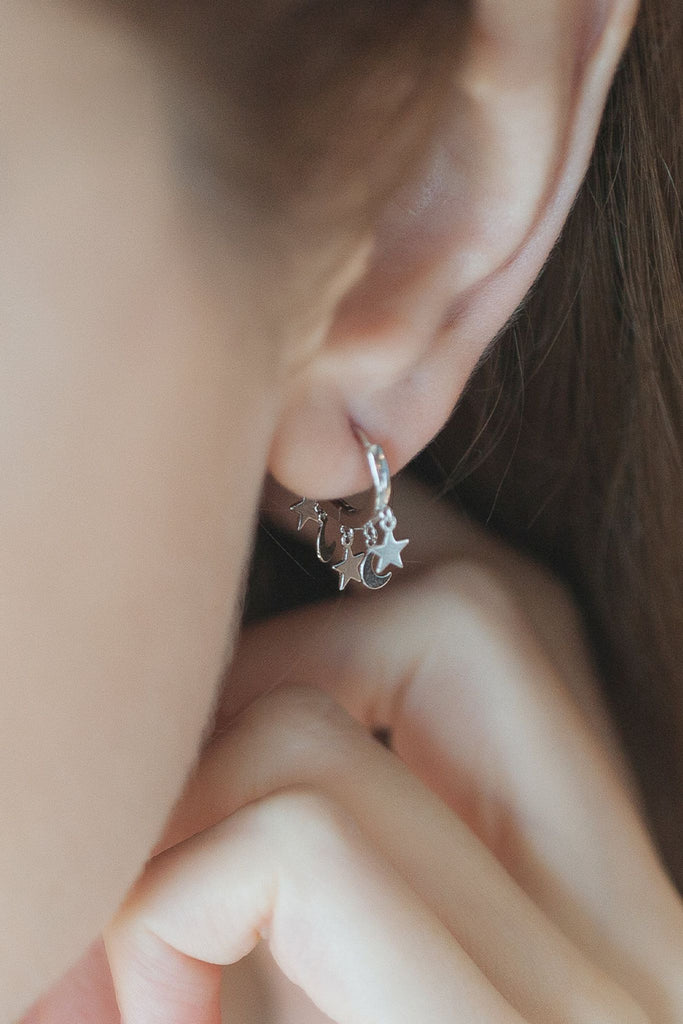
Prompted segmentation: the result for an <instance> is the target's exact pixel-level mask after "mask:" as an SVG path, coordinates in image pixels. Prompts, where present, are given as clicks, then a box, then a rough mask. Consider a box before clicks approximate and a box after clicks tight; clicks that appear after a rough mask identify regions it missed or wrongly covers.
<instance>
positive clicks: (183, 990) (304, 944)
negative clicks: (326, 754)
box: [105, 789, 523, 1024]
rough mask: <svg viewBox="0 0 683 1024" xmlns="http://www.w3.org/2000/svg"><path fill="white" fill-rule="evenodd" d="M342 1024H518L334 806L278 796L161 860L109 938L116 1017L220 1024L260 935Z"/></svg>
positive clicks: (308, 794)
mask: <svg viewBox="0 0 683 1024" xmlns="http://www.w3.org/2000/svg"><path fill="white" fill-rule="evenodd" d="M262 936H263V937H265V938H267V939H268V943H269V946H270V949H271V951H272V953H273V956H274V958H275V960H276V962H277V963H278V964H279V966H280V968H281V970H282V971H283V972H284V974H285V975H286V976H287V977H289V978H290V979H291V980H292V981H294V982H295V983H296V984H298V985H300V986H301V987H302V988H303V989H304V990H305V991H306V992H307V994H308V995H309V997H310V998H311V1000H312V1001H313V1002H314V1003H315V1004H316V1005H317V1006H318V1007H319V1009H320V1010H321V1011H322V1012H323V1013H325V1014H327V1015H328V1016H329V1017H330V1018H331V1019H332V1020H334V1021H337V1022H338V1024H367V1022H369V1021H372V1022H373V1024H417V1022H422V1021H430V1022H433V1024H451V1022H452V1021H453V1019H454V1015H455V1014H457V1019H458V1022H459V1024H475V1022H476V1024H481V1022H482V1021H487V1022H489V1024H523V1018H521V1017H520V1016H519V1014H517V1013H516V1011H515V1010H513V1009H512V1007H510V1006H509V1004H507V1003H506V1001H505V1000H504V999H503V998H502V996H501V995H500V994H499V993H498V992H496V990H495V989H494V987H493V986H492V985H491V984H490V983H489V982H488V981H487V979H486V978H485V977H484V976H483V975H482V974H481V972H480V971H479V969H478V968H477V967H476V966H475V964H473V962H472V961H471V960H470V958H469V957H468V956H467V955H466V954H465V953H464V951H463V950H462V949H461V948H460V947H459V946H458V944H457V942H455V940H454V939H453V937H452V936H451V935H450V934H449V933H448V931H447V930H446V929H445V928H444V926H443V925H442V924H441V922H440V921H439V920H438V919H437V918H436V917H435V916H434V915H433V914H432V913H431V912H430V911H429V910H428V908H427V907H426V906H425V905H424V904H423V903H422V901H421V900H419V898H418V897H417V896H416V894H415V893H414V892H413V891H412V890H411V889H410V888H409V887H408V886H407V885H406V883H405V881H404V880H403V879H402V878H401V877H400V875H399V874H398V873H397V872H395V871H394V870H393V869H392V868H391V867H390V866H389V865H387V864H386V863H383V862H382V861H381V860H380V859H379V858H378V857H377V856H376V855H375V853H374V851H373V850H372V848H371V847H370V846H369V844H368V843H367V842H366V840H365V838H364V836H363V835H362V833H361V832H360V831H359V830H358V828H357V826H356V825H355V823H353V822H352V821H351V820H350V819H349V818H348V817H347V816H346V815H345V814H344V813H342V812H341V811H340V810H339V809H338V808H337V807H336V806H335V805H334V804H333V803H332V802H331V801H328V800H326V799H323V798H321V797H320V796H319V795H318V794H316V793H314V792H312V791H307V790H305V789H293V790H288V791H282V792H280V793H278V794H275V795H273V796H270V797H268V798H266V799H264V800H261V801H258V802H257V803H253V804H250V805H249V806H248V807H245V808H243V809H241V810H240V811H238V812H236V813H235V814H234V815H232V816H231V817H230V818H228V819H226V820H224V821H222V822H220V823H219V824H217V825H214V826H213V827H212V828H210V829H208V830H206V831H204V832H202V833H200V834H199V835H197V836H195V837H193V838H192V839H188V840H187V841H186V842H184V843H181V844H180V845H178V846H175V847H173V848H171V849H169V850H167V851H166V852H164V853H162V854H160V855H159V856H158V857H156V858H155V859H154V860H153V861H152V862H150V864H149V865H148V868H147V871H146V872H145V874H144V875H143V877H142V879H141V880H140V881H139V883H138V884H137V885H136V887H135V888H134V890H133V892H132V893H131V895H130V897H129V899H128V901H127V902H126V905H125V906H124V907H123V908H122V910H121V911H120V913H119V914H118V915H117V918H116V919H115V921H114V922H113V923H112V925H111V926H110V927H109V928H108V930H107V933H106V935H105V941H106V945H107V952H108V955H109V959H110V963H111V965H112V973H113V977H114V983H115V986H116V993H117V998H118V1001H119V1006H120V1008H121V1014H122V1024H152V1022H157V1021H159V1022H160V1021H164V1024H219V1022H220V1006H219V999H218V994H217V983H216V975H219V974H220V968H219V967H217V966H215V965H218V964H228V963H233V962H235V961H236V960H238V959H240V958H241V957H243V956H244V955H245V954H246V953H247V952H249V951H250V950H251V949H252V948H253V947H254V946H255V945H256V944H257V942H258V941H259V940H260V938H261V937H262Z"/></svg>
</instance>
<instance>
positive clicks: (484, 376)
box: [422, 0, 683, 891]
mask: <svg viewBox="0 0 683 1024" xmlns="http://www.w3.org/2000/svg"><path fill="white" fill-rule="evenodd" d="M682 53H683V7H682V6H681V4H680V3H672V2H671V0H644V3H643V6H642V9H641V11H640V16H639V19H638V22H637V25H636V28H635V32H634V34H633V36H632V39H631V41H630V45H629V47H628V51H627V53H626V54H625V57H624V60H623V62H622V66H621V68H620V70H619V72H618V74H617V76H616V80H615V82H614V85H613V88H612V91H611V95H610V97H609V101H608V104H607V108H606V111H605V114H604V118H603V122H602V127H601V130H600V134H599V137H598V140H597V145H596V148H595V152H594V155H593V159H592V162H591V166H590V169H589V171H588V174H587V176H586V179H585V181H584V183H583V187H582V188H581V191H580V193H579V195H578V198H577V200H576V203H575V205H574V208H573V210H572V212H571V215H570V217H569V219H568V222H567V224H566V227H565V230H564V232H563V235H562V238H561V239H560V241H559V243H558V245H557V247H556V249H555V251H554V253H553V254H552V256H551V259H550V260H549V262H548V264H547V266H546V267H545V269H544V271H543V273H542V275H541V277H540V279H539V280H538V281H537V283H536V286H535V287H534V289H533V291H532V293H531V294H530V295H529V296H528V297H527V300H526V302H525V303H524V305H523V307H522V308H521V309H520V310H519V311H518V313H517V315H516V316H515V318H514V319H513V322H512V323H510V324H509V325H508V326H507V328H506V330H505V331H504V333H503V334H502V336H501V337H500V338H499V339H498V340H497V342H496V344H495V345H494V346H493V347H492V348H491V349H490V351H489V352H488V353H487V356H486V358H485V359H484V360H483V361H482V364H481V365H480V366H479V368H478V370H477V372H476V373H475V374H474V376H473V377H472V379H471V381H470V384H469V387H468V389H467V392H466V394H465V396H464V397H463V400H462V401H461V403H460V405H459V407H458V409H457V410H456V412H455V415H454V417H453V419H452V421H451V423H450V424H449V425H448V427H447V429H446V430H445V431H444V434H443V436H442V437H441V438H439V439H438V441H437V443H436V445H435V447H434V449H433V454H434V456H435V459H434V460H432V463H431V465H430V463H429V461H428V460H424V459H423V460H422V469H423V472H425V473H427V474H428V475H430V476H431V477H432V478H434V464H435V463H438V464H441V465H444V464H446V465H448V466H449V467H450V468H451V473H450V475H449V485H450V486H452V487H457V493H458V496H459V498H460V499H461V500H463V501H464V502H465V504H466V505H467V506H468V507H469V509H470V510H471V511H473V512H474V513H475V514H476V516H477V517H478V518H480V519H481V520H484V521H485V522H487V523H488V524H490V525H491V526H492V527H493V528H494V529H496V530H497V531H499V532H500V533H501V534H502V535H503V536H505V537H507V538H508V539H510V540H511V541H512V542H513V543H514V544H515V545H517V546H518V547H521V548H524V549H526V550H527V551H529V552H531V553H533V554H534V555H536V556H537V557H539V558H540V559H541V560H543V561H545V562H546V563H547V564H549V565H551V566H552V567H553V568H554V569H555V570H557V571H558V572H559V573H560V574H561V575H562V576H563V577H564V578H565V579H566V580H567V581H569V583H570V584H571V586H572V587H573V588H574V590H575V593H576V595H577V597H578V600H579V603H580V605H581V607H582V608H583V609H584V611H585V616H586V620H587V623H588V627H589V632H590V634H591V637H592V641H593V647H594V650H595V652H596V655H597V658H598V661H599V667H600V669H601V676H602V679H603V681H604V686H605V692H606V695H607V698H608V701H609V704H610V706H611V709H612V712H613V716H614V718H615V720H616V721H617V723H618V724H619V726H620V728H621V732H622V736H623V740H624V743H625V745H626V748H627V750H628V751H629V754H630V756H631V759H632V762H633V764H634V766H635V768H636V771H637V774H638V776H639V780H640V783H641V787H642V790H643V795H644V798H645V802H646V805H647V808H648V812H649V815H650V819H651V829H652V831H653V833H654V836H655V838H656V839H657V841H658V843H659V846H660V849H661V852H662V855H663V859H664V860H665V862H666V864H667V866H668V868H669V871H670V873H671V874H672V876H673V877H674V879H675V881H676V882H677V884H678V886H679V888H680V890H681V891H683V458H682V451H681V445H682V441H683V282H682V272H681V271H682V268H681V259H682V256H683V248H682V240H683V238H682V236H683V230H682V229H683V220H682V217H683V214H682V210H681V198H680V193H679V191H678V188H679V187H680V183H681V181H682V180H683V175H682V171H683V167H682V166H681V164H682V161H683V76H682V73H681V54H682Z"/></svg>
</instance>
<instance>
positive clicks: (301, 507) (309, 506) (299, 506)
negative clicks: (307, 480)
mask: <svg viewBox="0 0 683 1024" xmlns="http://www.w3.org/2000/svg"><path fill="white" fill-rule="evenodd" d="M289 511H290V512H296V514H297V515H298V517H299V525H298V526H297V530H303V528H304V526H305V525H306V523H307V522H308V521H309V520H311V521H312V522H314V523H319V522H320V516H319V505H318V502H317V501H311V499H310V498H302V499H301V501H297V503H296V504H295V505H290V506H289Z"/></svg>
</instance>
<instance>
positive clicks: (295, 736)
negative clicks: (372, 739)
mask: <svg viewBox="0 0 683 1024" xmlns="http://www.w3.org/2000/svg"><path fill="white" fill-rule="evenodd" d="M258 705H259V712H260V713H262V714H264V715H267V716H271V715H274V716H275V717H276V718H277V721H278V723H279V724H280V725H281V727H282V729H283V731H286V732H288V733H289V734H290V735H291V737H292V742H295V743H298V744H301V742H302V741H303V740H305V741H307V742H308V743H310V744H312V745H314V746H316V747H317V746H318V745H319V744H320V743H324V744H325V745H329V742H330V737H329V734H330V731H335V732H339V731H341V730H348V728H349V725H350V723H351V721H352V720H351V718H350V716H349V715H348V714H347V712H346V711H345V710H344V708H342V707H341V705H340V704H338V703H337V702H336V701H335V700H334V698H333V697H331V696H330V695H329V694H328V693H326V692H325V691H324V690H320V689H318V688H317V687H315V686H306V685H304V684H298V683H288V684H286V685H283V686H279V687H277V689H275V690H272V691H271V692H270V693H269V694H267V695H266V696H265V697H262V698H261V699H260V701H259V702H258Z"/></svg>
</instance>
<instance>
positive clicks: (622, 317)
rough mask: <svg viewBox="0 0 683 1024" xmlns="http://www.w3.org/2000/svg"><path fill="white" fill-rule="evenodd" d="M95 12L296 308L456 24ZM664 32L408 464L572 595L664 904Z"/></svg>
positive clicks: (676, 746)
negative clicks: (179, 91) (489, 335)
mask: <svg viewBox="0 0 683 1024" xmlns="http://www.w3.org/2000/svg"><path fill="white" fill-rule="evenodd" d="M101 2H102V3H106V4H107V6H108V7H109V8H115V9H117V10H119V11H120V12H123V13H125V15H126V17H131V16H132V17H135V18H136V20H137V21H138V22H139V23H140V24H142V25H143V26H144V27H145V29H146V30H147V31H149V32H150V36H151V37H154V40H155V44H156V45H157V47H158V50H159V53H160V54H162V55H164V59H168V60H169V61H170V62H171V63H172V64H173V67H174V74H176V73H177V74H179V75H180V78H181V80H182V81H183V84H184V85H185V86H187V87H188V89H189V90H190V92H191V93H192V92H193V90H194V96H195V101H196V106H195V108H194V109H193V110H192V112H191V114H190V115H189V117H188V123H192V122H198V123H200V124H201V127H202V132H201V133H199V134H198V136H197V139H195V143H194V144H195V145H203V146H204V147H205V152H204V153H203V154H202V159H207V160H210V161H211V162H212V163H213V165H214V166H215V167H216V169H217V175H218V177H219V179H220V177H221V176H223V175H224V176H225V177H226V178H227V179H228V180H230V182H231V186H232V187H233V188H234V187H235V185H237V186H239V187H240V188H241V190H242V192H243V193H244V195H245V197H246V202H247V209H248V210H249V217H250V218H252V217H255V218H256V219H257V221H259V222H260V221H261V220H262V221H263V223H264V224H266V225H267V226H268V230H269V231H270V232H271V237H272V238H273V239H277V237H278V230H277V225H278V223H280V222H281V223H282V224H286V226H287V229H288V230H287V231H286V232H282V233H281V235H280V242H279V243H276V242H274V243H273V245H274V251H276V252H277V254H278V259H279V260H280V259H281V258H282V257H283V250H282V249H278V244H280V245H282V246H284V245H285V241H284V239H285V238H286V237H290V238H291V237H294V238H298V239H299V241H300V240H301V239H302V238H305V239H306V245H305V246H300V252H299V255H301V254H302V253H303V258H304V259H305V260H307V261H308V262H307V266H308V267H309V268H310V267H313V266H316V267H317V268H318V276H317V277H316V276H315V275H314V274H312V273H303V274H302V273H301V266H300V265H299V266H298V267H295V268H294V271H293V274H292V276H291V277H290V278H289V279H287V285H288V287H290V286H291V287H294V286H295V284H296V283H297V282H299V281H300V280H301V279H304V280H306V281H307V292H308V295H309V298H310V293H311V291H312V290H314V289H315V288H316V287H317V286H318V285H317V283H318V281H319V280H320V279H321V278H322V277H324V275H326V274H328V273H329V272H331V270H332V269H333V266H334V261H335V260H336V259H339V258H340V253H341V254H343V251H346V248H345V247H348V246H349V245H351V244H352V242H353V241H354V240H355V239H356V238H357V236H358V234H359V233H360V232H362V231H364V230H366V229H367V228H368V226H369V225H370V224H371V223H372V222H373V220H374V218H375V217H376V215H377V213H378V211H379V210H380V209H381V206H382V203H383V202H384V201H385V200H386V197H387V196H388V195H389V194H391V192H392V191H393V189H394V188H395V187H396V186H397V185H398V184H400V183H401V182H402V181H403V180H404V178H405V177H406V175H407V174H409V173H410V171H411V168H412V167H413V166H414V164H415V162H416V161H417V160H418V159H419V155H420V153H421V151H422V149H423V148H424V145H425V142H426V140H427V138H428V137H429V136H430V134H431V132H432V131H433V129H434V125H435V119H436V118H437V117H438V116H439V107H440V98H441V97H442V95H445V93H446V88H445V83H446V81H447V76H448V74H449V68H450V67H452V62H453V59H454V53H455V51H456V50H457V48H458V46H459V45H460V43H461V42H462V39H463V35H464V32H465V26H466V18H467V5H466V4H465V3H463V2H455V0H451V2H449V0H422V2H420V0H413V2H410V0H373V2H370V0H345V2H344V3H331V4H330V3H324V2H320V0H313V2H307V3H303V2H295V0H259V2H256V0H253V2H252V3H250V4H240V3H231V4H228V3H225V4H223V3H220V4H216V3H215V2H210V0H195V2H194V3H192V4H187V3H185V2H183V0H175V2H172V0H101ZM682 18H683V13H682V11H681V5H680V3H672V2H671V0H644V3H643V6H642V9H641V12H640V15H639V19H638V23H637V26H636V29H635V32H634V34H633V37H632V39H631V42H630V45H629V48H628V51H627V53H626V55H625V58H624V60H623V62H622V66H621V68H620V70H619V72H618V74H617V76H616V80H615V82H614V85H613V88H612V91H611V94H610V97H609V101H608V104H607V109H606V111H605V115H604V118H603V123H602V127H601V131H600V134H599V138H598V140H597V145H596V148H595V152H594V155H593V159H592V163H591V166H590V168H589V171H588V174H587V176H586V179H585V182H584V184H583V187H582V188H581V191H580V193H579V195H578V197H577V200H576V203H575V205H574V207H573V210H572V212H571V215H570V217H569V220H568V222H567V225H566V227H565V230H564V232H563V235H562V238H561V239H560V241H559V242H558V244H557V246H556V248H555V250H554V252H553V254H552V256H551V258H550V259H549V261H548V263H547V265H546V267H545V268H544V271H543V273H542V275H541V277H540V278H539V280H538V281H537V283H536V285H535V287H534V288H533V290H532V292H531V294H530V295H529V296H528V297H527V300H526V301H525V303H524V304H523V306H522V307H521V308H520V310H519V311H518V313H517V315H516V316H515V317H514V318H513V321H512V322H511V323H510V324H509V325H508V326H507V328H506V330H505V331H504V332H503V334H502V335H501V337H500V338H498V339H497V341H496V344H495V345H493V346H492V347H491V348H490V349H489V350H488V352H487V354H486V357H485V359H483V360H482V362H481V364H480V365H479V367H478V368H477V370H476V372H475V374H474V375H473V377H472V379H471V381H470V384H469V387H468V389H467V391H466V394H465V395H464V397H463V399H462V401H461V402H460V403H459V406H458V408H457V409H456V411H455V414H454V416H453V418H452V420H451V423H450V424H449V425H448V426H447V428H446V429H445V430H444V432H443V433H442V435H441V436H440V437H439V438H438V439H437V441H436V442H435V443H434V445H433V446H432V448H431V453H428V454H427V455H426V456H423V457H422V458H421V459H420V460H419V463H418V465H417V467H416V468H417V470H418V471H419V472H421V473H422V474H423V475H426V476H428V477H430V478H431V479H432V480H434V481H435V482H437V483H438V484H439V485H440V486H442V488H443V490H444V492H446V491H448V490H449V489H451V488H454V487H457V495H458V499H459V500H460V501H463V502H464V503H465V504H466V506H467V507H468V508H469V509H470V511H472V512H473V513H474V514H475V515H476V516H477V517H478V518H480V519H481V520H483V521H485V522H487V523H488V524H489V525H490V526H492V527H493V528H494V529H496V530H497V531H498V532H499V533H500V534H501V535H503V536H505V537H507V538H508V539H510V540H511V541H512V542H513V543H514V544H516V545H517V546H519V547H522V548H524V549H526V550H528V551H529V552H531V553H533V554H535V555H536V556H537V557H539V558H541V559H542V560H544V561H545V562H546V563H547V564H549V565H550V566H552V567H553V568H554V569H555V570H556V571H558V572H559V573H560V574H561V575H562V576H563V577H564V578H565V579H566V580H567V581H568V582H569V584H570V585H571V586H572V587H573V588H574V590H575V592H576V595H577V598H578V600H579V603H580V605H581V607H582V608H583V609H584V611H585V616H586V620H587V623H588V627H589V631H590V633H591V636H592V640H593V644H594V649H595V651H596V654H597V657H598V660H599V664H600V668H601V673H602V678H603V680H604V685H605V692H606V694H607V697H608V700H609V703H610V705H611V708H612V711H613V714H614V717H615V719H616V721H617V722H618V724H619V725H620V727H621V731H622V734H623V738H624V742H625V745H626V747H627V749H628V751H629V752H630V755H631V757H632V760H633V763H634V765H635V767H636V770H637V772H638V774H639V777H640V781H641V785H642V789H643V793H644V796H645V799H646V803H647V806H648V809H649V813H650V816H651V826H652V830H653V833H654V835H655V837H656V838H657V840H658V842H659V845H660V848H661V851H662V854H663V857H664V860H665V862H666V863H667V865H668V867H669V869H670V871H671V873H672V875H673V877H674V878H675V880H676V881H677V883H678V885H679V887H680V888H681V890H682V891H683V799H682V797H681V794H682V793H683V467H682V465H681V461H682V460H681V438H682V437H683V336H682V331H683V325H682V322H681V320H682V307H683V302H682V285H681V262H680V261H681V204H680V198H679V194H678V192H677V184H678V183H679V182H680V181H681V160H682V159H683V117H682V116H681V115H682V113H683V110H682V96H681V89H682V79H681V61H680V57H681V52H682V50H683V36H682V30H683V29H682ZM197 84H199V85H200V86H201V88H200V89H196V88H195V86H196V85H197ZM202 105H203V107H204V110H205V112H206V116H205V117H204V116H200V117H199V118H198V117H197V111H198V110H200V109H201V108H202ZM226 119H228V120H229V125H230V130H229V131H228V132H226V131H225V125H226ZM200 137H201V138H202V139H203V140H204V141H203V142H201V143H200V142H199V141H198V139H199V138H200ZM226 138H227V139H228V142H229V144H228V145H227V147H226V145H225V140H226ZM292 224H294V225H295V227H298V229H299V230H298V231H297V230H294V231H292ZM335 231H336V232H337V233H338V235H339V236H340V237H341V238H342V241H341V243H340V244H339V245H340V247H339V248H338V249H336V250H334V252H333V253H332V255H331V256H329V258H326V259H324V260H320V259H319V258H318V257H317V256H316V251H317V250H316V247H318V250H319V249H320V247H321V246H323V245H324V241H325V238H328V237H330V236H331V235H334V234H335ZM289 255H290V258H293V257H294V256H295V255H296V254H295V253H294V252H290V254H289ZM286 263H287V260H286V259H284V261H283V265H285V264H286ZM302 301H304V300H302ZM437 466H438V467H439V471H438V473H437V472H436V469H435V467H437ZM443 467H448V469H449V470H451V472H447V473H445V474H444V473H443V471H442V468H443ZM444 477H446V478H447V479H446V480H445V479H444Z"/></svg>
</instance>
